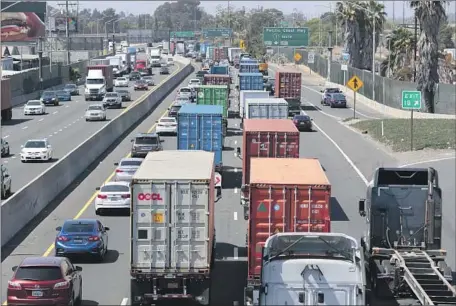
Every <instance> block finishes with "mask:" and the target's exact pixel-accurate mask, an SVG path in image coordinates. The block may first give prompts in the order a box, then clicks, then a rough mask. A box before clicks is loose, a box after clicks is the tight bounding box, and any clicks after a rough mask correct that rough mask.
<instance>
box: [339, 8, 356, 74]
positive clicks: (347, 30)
mask: <svg viewBox="0 0 456 306" xmlns="http://www.w3.org/2000/svg"><path fill="white" fill-rule="evenodd" d="M353 4H358V1H344V2H337V4H336V10H337V12H338V14H336V15H337V19H338V22H339V23H340V25H341V29H344V30H343V32H344V50H345V51H346V52H348V53H349V54H350V62H349V64H350V65H351V66H352V67H355V68H358V67H360V58H361V56H360V43H361V41H360V39H361V37H360V28H359V24H358V19H359V15H360V14H361V13H362V12H361V11H360V10H359V9H358V8H357V7H356V6H355V5H353Z"/></svg>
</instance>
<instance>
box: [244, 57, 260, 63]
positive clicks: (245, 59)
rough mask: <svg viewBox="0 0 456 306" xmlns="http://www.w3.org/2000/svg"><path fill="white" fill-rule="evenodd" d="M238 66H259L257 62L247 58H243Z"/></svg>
mask: <svg viewBox="0 0 456 306" xmlns="http://www.w3.org/2000/svg"><path fill="white" fill-rule="evenodd" d="M239 63H240V64H258V65H259V64H260V63H259V62H258V60H256V59H253V58H248V57H243V58H242V59H241V61H240V62H239Z"/></svg>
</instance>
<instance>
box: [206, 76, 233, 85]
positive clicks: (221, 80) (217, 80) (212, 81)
mask: <svg viewBox="0 0 456 306" xmlns="http://www.w3.org/2000/svg"><path fill="white" fill-rule="evenodd" d="M230 84H231V77H230V76H229V75H225V74H205V75H204V80H203V85H230Z"/></svg>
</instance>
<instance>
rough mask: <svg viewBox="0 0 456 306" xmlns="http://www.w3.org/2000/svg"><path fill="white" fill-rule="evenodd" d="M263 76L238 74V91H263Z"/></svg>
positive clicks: (258, 74)
mask: <svg viewBox="0 0 456 306" xmlns="http://www.w3.org/2000/svg"><path fill="white" fill-rule="evenodd" d="M263 89H264V88H263V74H261V73H247V72H244V73H239V90H263Z"/></svg>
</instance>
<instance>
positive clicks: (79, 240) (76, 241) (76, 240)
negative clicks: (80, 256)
mask: <svg viewBox="0 0 456 306" xmlns="http://www.w3.org/2000/svg"><path fill="white" fill-rule="evenodd" d="M73 241H74V243H82V239H74V240H73Z"/></svg>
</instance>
